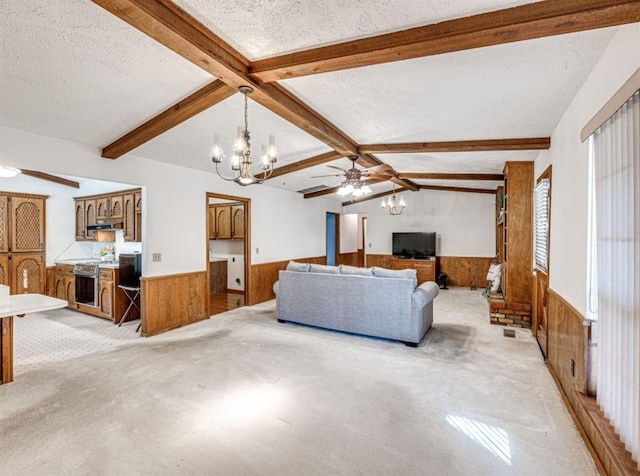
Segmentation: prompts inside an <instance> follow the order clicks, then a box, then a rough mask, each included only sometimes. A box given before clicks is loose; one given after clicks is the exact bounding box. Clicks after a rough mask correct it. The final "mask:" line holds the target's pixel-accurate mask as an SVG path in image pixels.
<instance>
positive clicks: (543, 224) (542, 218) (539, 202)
mask: <svg viewBox="0 0 640 476" xmlns="http://www.w3.org/2000/svg"><path fill="white" fill-rule="evenodd" d="M550 186H551V183H550V181H549V179H548V178H544V179H542V180H540V182H538V184H537V185H536V186H535V188H534V189H533V200H534V204H535V208H534V211H533V221H534V224H533V225H534V243H535V262H536V268H537V269H540V270H542V271H544V272H545V273H548V272H549V191H550V188H551V187H550Z"/></svg>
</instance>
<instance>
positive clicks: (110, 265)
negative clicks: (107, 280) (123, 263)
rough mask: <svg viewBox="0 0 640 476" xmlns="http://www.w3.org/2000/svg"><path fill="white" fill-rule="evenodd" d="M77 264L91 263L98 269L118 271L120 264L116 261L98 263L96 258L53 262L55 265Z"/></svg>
mask: <svg viewBox="0 0 640 476" xmlns="http://www.w3.org/2000/svg"><path fill="white" fill-rule="evenodd" d="M78 263H91V264H97V265H98V267H100V268H110V269H118V268H119V267H120V264H119V263H118V262H117V261H100V260H98V259H96V258H72V259H59V260H56V261H55V264H78Z"/></svg>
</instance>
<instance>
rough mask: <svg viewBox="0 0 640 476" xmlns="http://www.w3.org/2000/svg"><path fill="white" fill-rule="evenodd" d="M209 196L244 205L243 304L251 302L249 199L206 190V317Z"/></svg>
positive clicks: (208, 300)
mask: <svg viewBox="0 0 640 476" xmlns="http://www.w3.org/2000/svg"><path fill="white" fill-rule="evenodd" d="M211 198H213V199H216V200H229V201H232V202H239V203H242V204H243V205H244V302H245V305H249V303H250V302H251V300H250V294H251V290H250V287H249V283H250V282H251V199H250V198H246V197H236V196H233V195H224V194H221V193H215V192H207V193H206V201H205V209H204V210H205V216H206V229H205V245H206V246H205V249H206V256H207V290H206V291H207V317H209V316H211V302H210V301H211V299H209V290H210V289H211V282H210V280H211V272H210V266H211V262H210V261H209V227H210V226H211V223H210V222H209V200H210V199H211Z"/></svg>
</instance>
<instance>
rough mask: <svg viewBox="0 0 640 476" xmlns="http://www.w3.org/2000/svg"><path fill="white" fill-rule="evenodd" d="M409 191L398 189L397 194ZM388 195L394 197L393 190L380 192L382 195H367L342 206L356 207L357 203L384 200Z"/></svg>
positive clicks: (343, 203)
mask: <svg viewBox="0 0 640 476" xmlns="http://www.w3.org/2000/svg"><path fill="white" fill-rule="evenodd" d="M406 190H407V189H404V188H401V189H396V191H395V192H396V194H397V193H399V192H404V191H406ZM387 195H393V190H389V191H387V192H380V193H376V194H375V195H366V196H364V197H361V198H358V199H355V200H351V201H349V202H342V206H343V207H346V206H348V205H355V204H356V203H361V202H366V201H367V200H375V199H376V198H382V197H386V196H387Z"/></svg>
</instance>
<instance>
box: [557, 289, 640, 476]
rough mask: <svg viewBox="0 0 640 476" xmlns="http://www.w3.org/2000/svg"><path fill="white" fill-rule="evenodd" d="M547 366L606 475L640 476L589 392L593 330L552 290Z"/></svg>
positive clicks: (596, 460)
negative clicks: (589, 353)
mask: <svg viewBox="0 0 640 476" xmlns="http://www.w3.org/2000/svg"><path fill="white" fill-rule="evenodd" d="M547 310H548V314H547V349H548V360H547V366H548V368H549V370H550V372H551V375H553V378H554V380H555V381H556V384H557V386H558V389H559V390H560V392H561V393H562V395H563V400H564V402H565V404H566V405H567V408H568V410H569V413H570V414H571V416H572V417H573V419H574V422H575V423H576V426H577V427H578V430H579V432H580V434H581V436H582V438H583V439H584V441H585V443H586V445H587V448H588V449H589V452H590V453H591V455H592V456H593V459H594V461H595V462H596V464H597V465H598V467H599V470H600V472H601V473H603V474H621V475H622V474H624V475H627V474H628V475H632V474H633V475H639V474H640V472H639V471H638V470H637V469H636V466H635V463H634V462H633V461H632V458H631V453H629V452H628V451H625V449H624V445H623V444H622V443H621V442H620V439H619V437H618V435H616V433H615V431H614V430H613V427H612V426H611V424H610V423H609V421H608V420H607V419H606V418H605V417H604V415H603V414H602V411H601V410H600V408H599V407H598V404H597V403H596V401H595V399H594V398H591V397H588V396H587V395H586V393H587V375H588V368H587V365H588V364H587V362H588V360H589V358H588V354H587V349H588V344H589V339H590V329H591V327H590V326H589V325H588V321H587V325H585V319H584V316H582V314H580V313H579V312H578V311H577V310H576V309H575V308H574V307H573V306H572V305H571V304H569V303H568V302H567V301H565V300H564V299H563V298H562V297H561V296H559V295H558V294H557V293H556V292H554V291H553V290H552V289H549V290H548V302H547Z"/></svg>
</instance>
